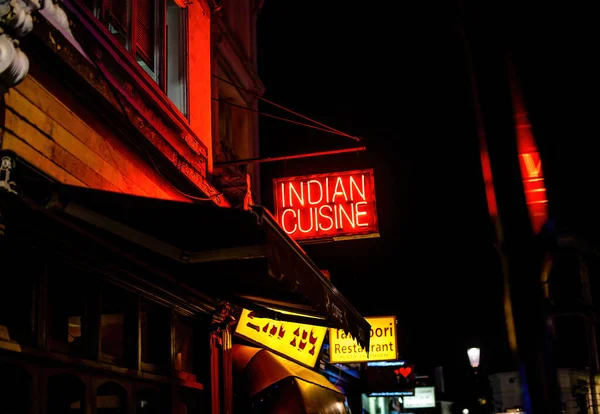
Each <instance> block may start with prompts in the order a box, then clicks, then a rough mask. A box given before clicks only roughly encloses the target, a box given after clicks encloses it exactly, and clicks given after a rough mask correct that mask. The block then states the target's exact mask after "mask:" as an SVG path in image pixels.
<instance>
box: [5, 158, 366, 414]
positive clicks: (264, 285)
mask: <svg viewBox="0 0 600 414" xmlns="http://www.w3.org/2000/svg"><path fill="white" fill-rule="evenodd" d="M0 155H1V157H2V159H3V164H2V169H3V170H2V176H0V181H1V182H2V186H1V187H0V225H1V226H2V227H1V229H2V231H1V232H0V248H1V250H0V253H1V254H2V257H1V259H0V261H1V269H2V270H1V272H2V283H3V289H2V291H3V294H2V299H3V303H2V308H1V309H0V363H1V364H4V365H3V367H5V368H6V369H3V372H8V368H9V367H10V369H11V370H13V371H15V372H16V373H18V374H19V375H17V374H15V375H14V378H17V377H18V378H22V379H23V380H22V381H21V382H20V383H19V384H21V385H22V386H21V387H20V388H19V390H20V392H21V393H31V395H34V396H39V398H34V399H33V400H28V401H32V402H31V404H32V406H31V407H27V411H23V412H30V411H31V410H33V412H49V411H47V410H49V409H50V406H51V405H52V404H54V402H53V401H51V399H52V398H58V397H57V396H58V395H59V394H60V393H57V392H53V391H52V390H55V389H59V390H70V391H69V392H73V393H75V394H74V395H64V398H63V399H62V400H60V401H59V402H56V404H62V406H64V407H67V406H68V407H71V408H69V410H70V411H69V410H67V412H96V411H101V409H102V408H106V409H107V410H108V409H109V408H111V407H113V408H114V407H125V406H130V407H136V410H135V411H136V412H186V411H187V412H213V413H221V412H223V413H231V412H233V394H234V386H233V382H234V375H233V373H234V372H238V374H239V375H241V376H244V375H246V376H247V375H256V369H257V368H256V367H257V366H260V367H262V366H263V365H265V364H267V362H265V363H264V364H258V365H257V362H253V361H269V363H268V364H267V365H266V366H269V368H268V369H267V371H269V372H267V373H269V375H271V377H268V376H267V377H264V380H263V382H261V384H263V385H264V386H261V387H257V388H253V389H252V390H251V394H249V397H250V400H252V401H255V400H256V398H258V401H260V400H263V401H264V400H265V398H264V395H265V394H264V393H273V390H275V389H277V390H278V392H280V393H282V394H281V395H284V396H285V397H284V399H288V398H294V399H295V401H298V404H297V405H298V407H301V406H305V405H306V404H307V403H312V402H315V401H321V400H322V401H328V402H329V403H331V402H335V403H342V405H343V401H344V399H343V396H342V395H341V394H340V393H339V392H336V389H335V387H333V386H331V384H330V383H328V382H327V381H326V380H325V379H324V378H322V377H320V376H319V374H317V373H316V372H314V371H311V370H309V369H307V368H305V367H302V366H300V365H297V367H296V366H293V367H290V365H289V364H287V363H288V362H289V361H288V360H286V359H285V358H282V357H281V356H280V355H275V354H274V353H271V352H270V351H267V350H260V349H258V350H256V351H255V352H254V350H253V351H252V352H254V354H252V352H251V351H249V350H248V349H246V348H240V347H243V346H248V344H245V345H242V344H235V343H234V340H233V335H232V334H233V330H234V329H235V327H236V324H237V322H238V319H239V318H240V315H241V312H242V309H247V310H250V311H252V312H254V315H256V316H259V317H262V318H270V319H272V320H277V321H287V322H290V323H297V324H305V325H312V326H317V327H322V328H326V327H333V328H338V329H343V330H344V331H345V332H347V333H349V334H351V335H352V336H353V337H355V338H357V341H358V342H359V343H360V344H361V345H363V346H366V347H368V341H369V335H368V333H369V330H370V326H369V324H368V323H367V322H366V321H365V319H364V318H363V317H362V316H361V315H360V314H359V313H358V312H357V311H356V310H355V309H354V308H353V307H352V306H351V304H349V303H348V301H347V300H346V299H345V298H344V297H343V296H342V295H341V293H340V292H339V291H337V290H336V289H335V287H334V286H333V285H332V284H331V283H330V282H329V280H327V279H326V278H325V277H324V276H323V274H322V272H321V271H320V270H319V269H318V268H317V266H316V265H315V264H314V263H313V262H312V261H311V259H310V258H309V257H308V256H307V255H306V254H305V253H304V251H303V250H302V249H301V248H300V247H299V246H298V244H296V243H295V242H294V241H293V240H291V239H290V238H289V237H288V236H287V235H286V234H285V232H283V231H282V230H281V228H280V227H279V225H278V224H277V222H276V221H275V219H274V218H273V216H271V214H270V213H269V212H268V211H267V210H266V209H264V208H263V207H261V206H251V207H250V208H248V209H245V210H244V209H233V208H222V207H217V206H215V205H214V204H213V203H208V202H207V203H202V202H198V203H184V202H177V201H169V200H159V199H153V198H147V197H138V196H131V195H126V194H122V193H112V192H106V191H100V190H93V189H88V188H83V187H74V186H68V185H63V184H58V183H54V182H51V181H50V180H48V179H47V178H46V177H45V176H44V175H43V174H40V172H39V171H37V170H36V169H35V168H32V167H29V166H28V165H27V163H26V162H23V161H22V160H21V159H20V158H19V157H18V155H17V154H14V153H12V152H4V153H2V154H0ZM240 349H243V351H240ZM255 349H256V348H255ZM308 351H309V350H307V352H308ZM314 352H316V353H317V354H318V352H319V350H316V349H315V351H314ZM250 354H252V356H251V357H248V355H250ZM244 356H245V357H246V358H244ZM257 358H258V359H257ZM244 360H245V363H244ZM240 361H241V362H240ZM286 364H287V365H286ZM262 369H263V368H260V369H259V370H262ZM270 371H273V372H279V374H278V375H275V376H272V375H273V374H272V373H270ZM11 372H12V371H11ZM241 372H244V373H245V374H241ZM315 376H317V377H315ZM252 378H254V377H252ZM56 381H58V382H56ZM60 381H63V382H64V381H66V382H65V383H69V384H71V383H72V385H73V384H76V385H77V386H75V385H73V386H69V387H66V388H65V387H62V386H61V387H59V386H58V385H56V384H59V385H60V384H62V382H60ZM8 382H9V381H3V382H2V383H8ZM12 385H14V384H12ZM51 385H52V386H51ZM55 385H56V387H55ZM315 387H316V388H315ZM40 390H43V392H41V391H40ZM73 390H75V391H77V392H75V391H73ZM61 392H62V391H61ZM13 395H15V396H16V395H21V394H19V393H17V392H16V391H15V393H14V394H13ZM60 395H62V394H60ZM15 398H16V397H15ZM159 399H160V401H158V400H159ZM253 399H254V400H253ZM155 400H156V402H154V401H155ZM20 401H24V400H22V399H21V400H20ZM302 404H304V405H302ZM77 407H79V408H77ZM87 407H89V408H87ZM78 410H80V411H78ZM89 410H91V411H89ZM152 410H158V411H152ZM17 412H19V411H17ZM103 412H104V411H103ZM106 412H116V411H110V410H108V411H106ZM236 412H239V411H236ZM324 412H326V411H324ZM330 412H339V411H330Z"/></svg>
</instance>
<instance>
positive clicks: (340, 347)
mask: <svg viewBox="0 0 600 414" xmlns="http://www.w3.org/2000/svg"><path fill="white" fill-rule="evenodd" d="M365 319H366V320H367V322H369V324H370V325H371V340H370V341H371V342H370V350H369V356H368V357H367V351H366V350H365V349H364V348H363V347H362V346H360V345H359V344H358V343H357V342H356V341H355V340H354V338H353V337H352V335H350V334H346V333H344V331H342V330H341V329H333V328H332V329H330V330H329V360H330V362H332V363H337V364H344V363H350V362H370V361H395V360H396V359H398V346H397V345H398V340H397V338H396V317H395V316H377V317H372V318H365Z"/></svg>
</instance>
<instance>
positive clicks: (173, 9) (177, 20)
mask: <svg viewBox="0 0 600 414" xmlns="http://www.w3.org/2000/svg"><path fill="white" fill-rule="evenodd" d="M166 20H167V57H166V66H167V85H166V89H167V96H168V97H169V99H171V102H173V104H175V106H176V107H177V108H178V109H179V110H180V111H181V113H182V114H184V115H186V116H187V90H186V82H187V79H186V71H187V65H186V57H187V54H186V50H185V47H186V40H187V36H186V13H185V10H184V9H181V8H180V7H178V6H177V5H176V4H175V2H174V1H173V0H167V19H166Z"/></svg>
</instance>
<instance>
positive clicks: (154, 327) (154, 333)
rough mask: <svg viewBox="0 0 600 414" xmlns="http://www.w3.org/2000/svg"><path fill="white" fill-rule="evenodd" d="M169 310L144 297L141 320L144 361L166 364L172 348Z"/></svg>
mask: <svg viewBox="0 0 600 414" xmlns="http://www.w3.org/2000/svg"><path fill="white" fill-rule="evenodd" d="M169 315H170V313H169V310H168V309H167V308H165V307H163V306H160V305H158V304H155V303H153V302H150V301H148V300H145V299H142V301H141V304H140V322H141V329H142V362H146V363H150V364H165V363H167V361H168V357H169V350H170V345H169V344H170V338H171V335H170V324H169Z"/></svg>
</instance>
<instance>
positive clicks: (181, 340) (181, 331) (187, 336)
mask: <svg viewBox="0 0 600 414" xmlns="http://www.w3.org/2000/svg"><path fill="white" fill-rule="evenodd" d="M193 350H194V328H193V325H192V321H191V320H190V319H189V318H186V317H184V316H180V315H177V317H176V318H175V353H174V354H175V355H174V358H175V359H174V361H173V363H174V368H175V369H176V370H177V371H185V372H189V373H194V368H193V366H194V359H193V357H194V353H193Z"/></svg>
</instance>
